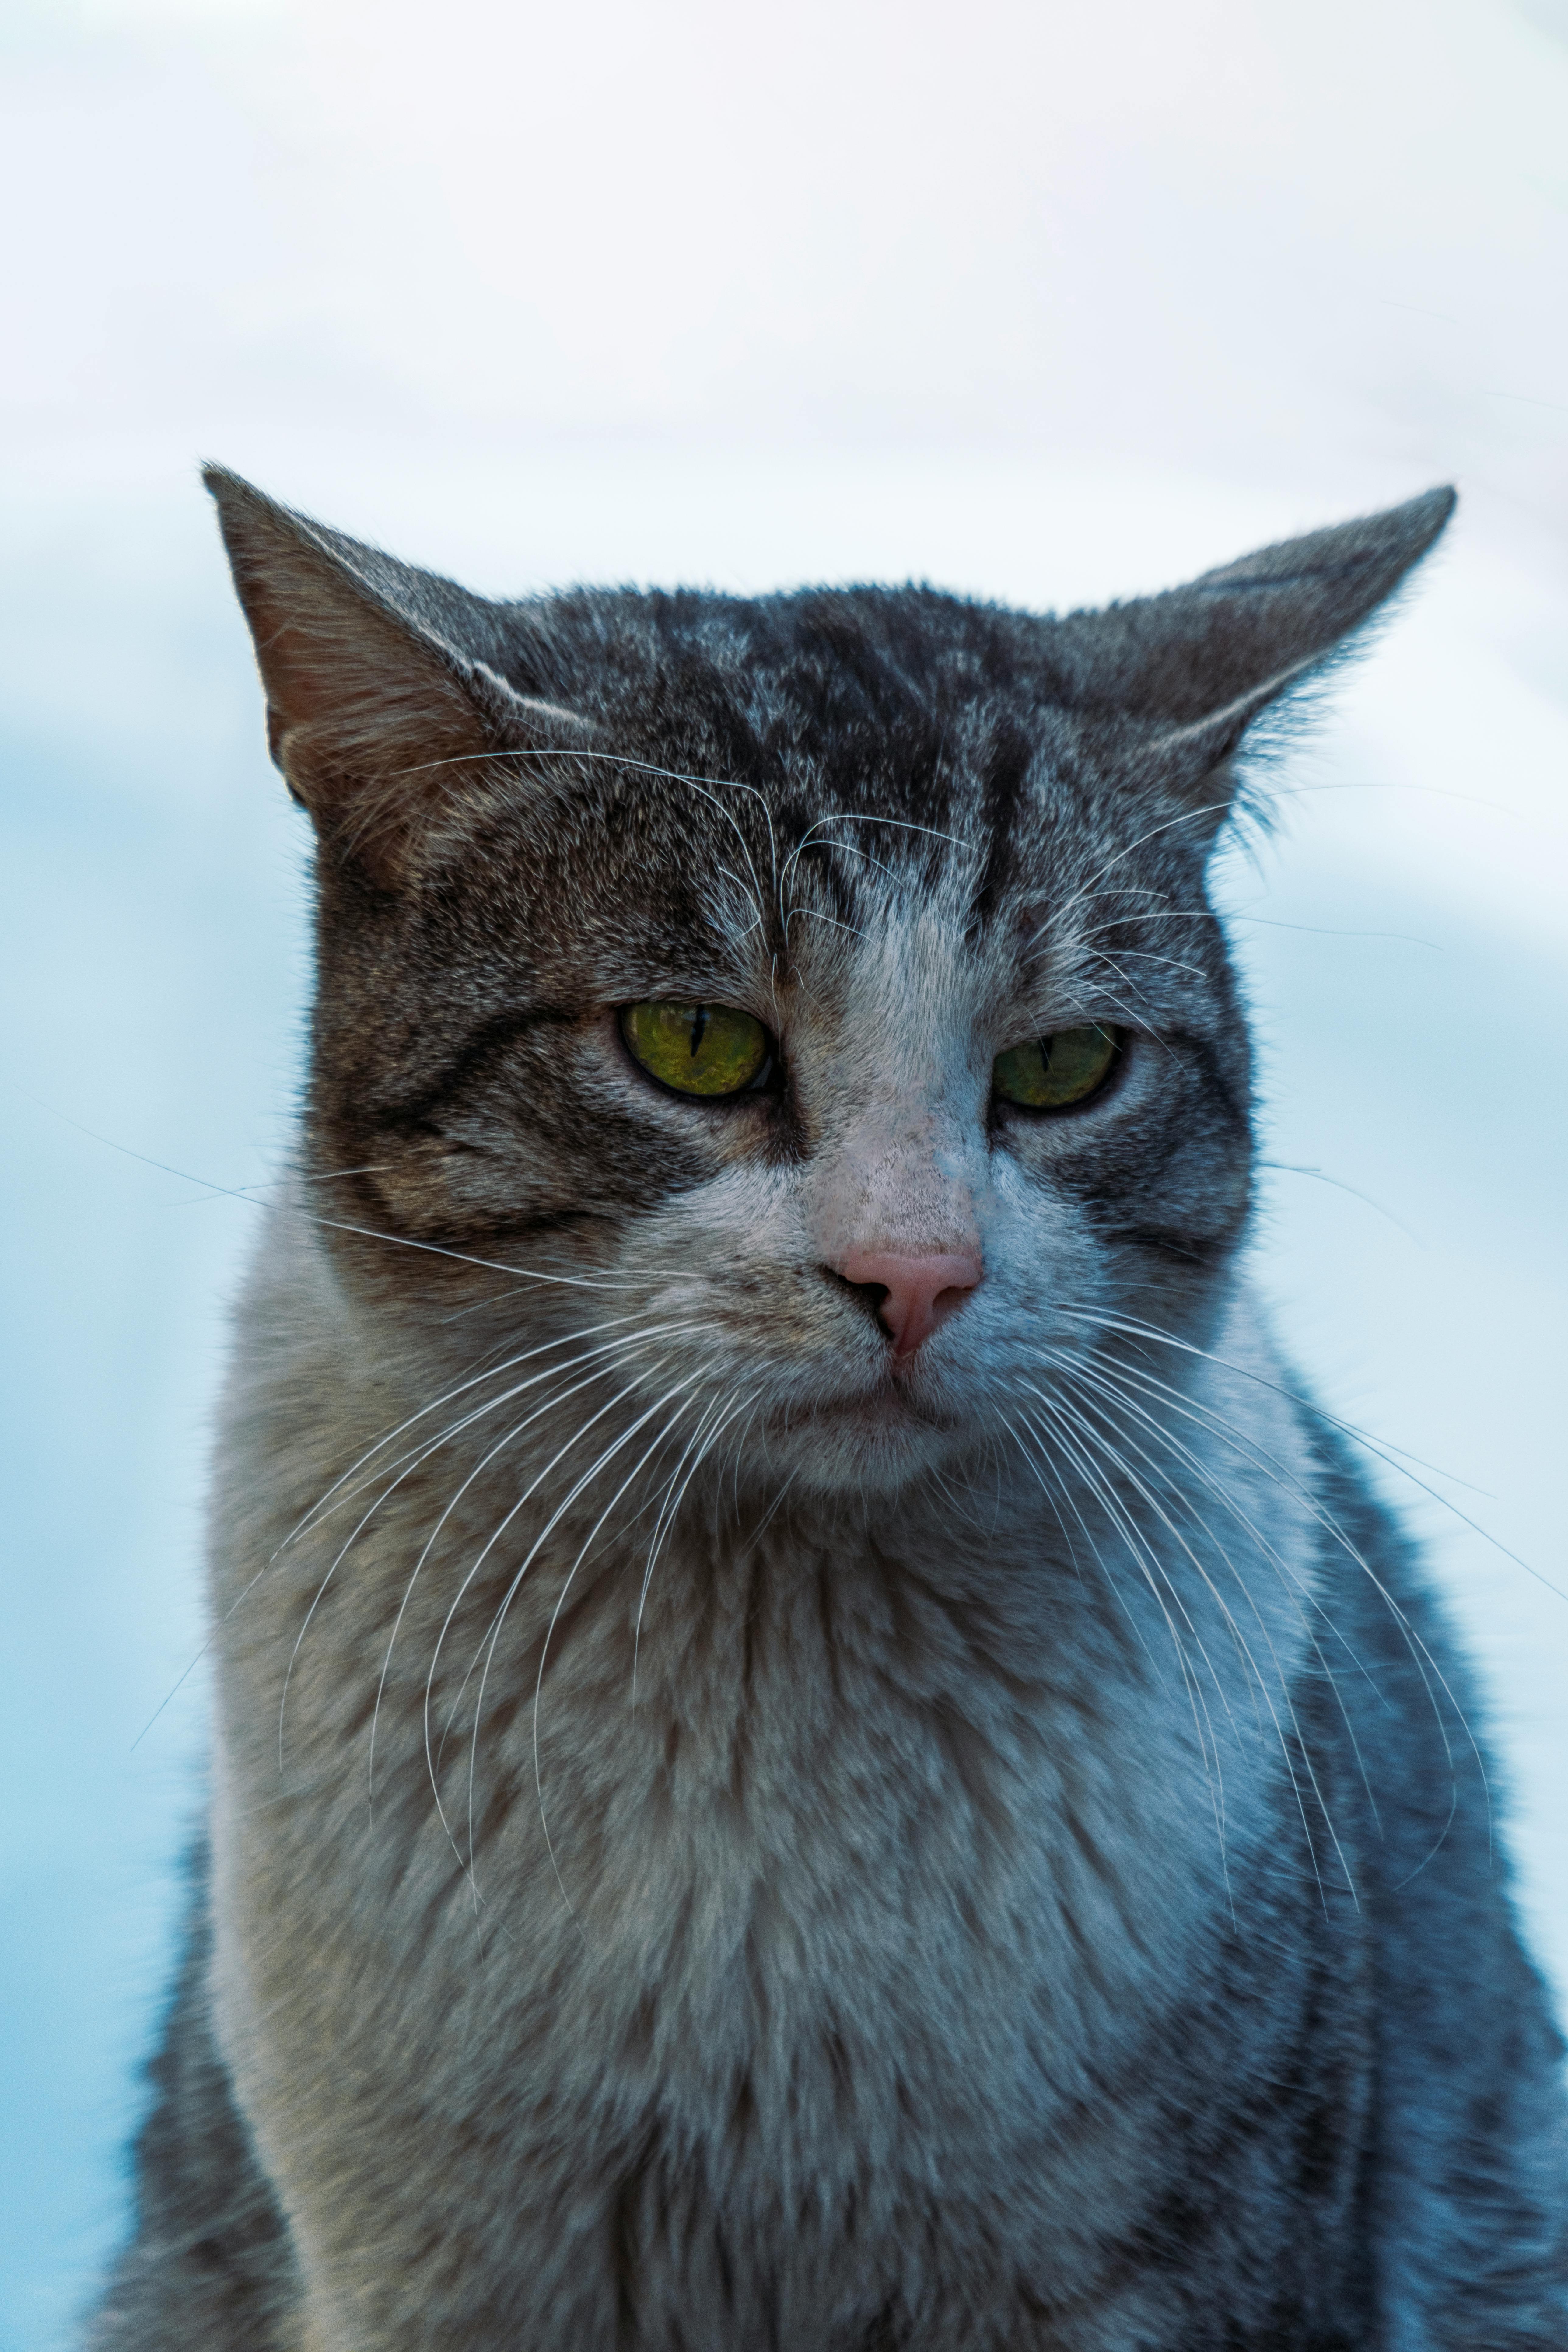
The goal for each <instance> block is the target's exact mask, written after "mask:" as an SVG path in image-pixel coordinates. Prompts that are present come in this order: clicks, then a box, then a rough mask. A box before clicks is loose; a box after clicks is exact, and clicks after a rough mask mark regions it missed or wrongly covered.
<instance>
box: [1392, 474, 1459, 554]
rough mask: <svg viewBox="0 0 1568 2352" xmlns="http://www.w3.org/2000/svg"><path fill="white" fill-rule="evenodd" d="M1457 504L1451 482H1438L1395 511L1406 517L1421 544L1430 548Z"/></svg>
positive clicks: (1456, 496) (1457, 494) (1456, 494)
mask: <svg viewBox="0 0 1568 2352" xmlns="http://www.w3.org/2000/svg"><path fill="white" fill-rule="evenodd" d="M1458 503H1459V493H1458V490H1457V489H1456V488H1454V485H1453V484H1452V482H1439V483H1437V484H1436V485H1435V487H1434V488H1431V489H1429V490H1423V491H1422V492H1421V495H1420V496H1419V498H1414V499H1410V500H1409V502H1408V503H1407V504H1406V505H1405V507H1404V508H1403V509H1395V511H1396V512H1403V513H1404V514H1405V515H1406V516H1407V517H1408V518H1409V520H1410V523H1411V525H1412V528H1413V530H1415V532H1416V533H1418V534H1419V536H1420V538H1421V540H1422V542H1423V544H1424V545H1426V546H1430V545H1431V543H1432V541H1433V540H1435V539H1436V536H1437V534H1438V532H1439V531H1440V530H1442V529H1443V527H1444V525H1445V524H1446V523H1447V520H1448V518H1449V516H1450V515H1451V514H1452V513H1453V511H1454V509H1455V508H1456V507H1457V506H1458Z"/></svg>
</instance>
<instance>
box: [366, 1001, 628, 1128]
mask: <svg viewBox="0 0 1568 2352" xmlns="http://www.w3.org/2000/svg"><path fill="white" fill-rule="evenodd" d="M581 1018H582V1015H581V1013H580V1012H579V1011H578V1009H577V1008H575V1007H567V1006H564V1005H557V1004H541V1005H535V1006H534V1007H533V1008H532V1009H531V1011H529V1012H527V1013H497V1014H496V1015H494V1017H493V1018H492V1019H490V1020H489V1021H484V1022H481V1023H480V1024H479V1027H478V1028H477V1029H474V1030H471V1031H470V1032H469V1034H468V1036H467V1037H466V1038H465V1039H464V1040H463V1043H462V1044H461V1045H458V1047H456V1048H455V1050H454V1051H453V1053H452V1055H450V1057H449V1059H448V1060H447V1061H446V1062H445V1063H443V1064H442V1066H441V1068H440V1069H439V1070H438V1071H437V1074H436V1076H434V1077H433V1078H430V1079H428V1080H427V1081H426V1084H425V1085H424V1086H423V1087H420V1089H419V1091H418V1092H417V1093H416V1094H413V1095H407V1096H405V1097H403V1098H402V1099H401V1100H397V1099H393V1100H391V1101H386V1100H383V1101H382V1102H379V1103H377V1104H376V1105H375V1107H374V1109H373V1111H372V1112H371V1118H372V1121H373V1122H374V1125H375V1126H376V1127H378V1128H381V1129H384V1130H385V1131H386V1132H388V1133H391V1134H416V1133H417V1132H418V1131H419V1130H420V1129H423V1128H425V1127H426V1126H427V1125H428V1122H429V1121H430V1119H431V1118H433V1117H434V1115H435V1113H436V1112H437V1111H438V1110H440V1109H441V1108H442V1107H443V1106H444V1105H445V1104H447V1103H448V1102H449V1101H450V1100H451V1098H452V1097H453V1096H454V1095H456V1094H458V1092H459V1091H460V1090H461V1089H462V1088H463V1087H467V1086H468V1085H470V1084H471V1083H472V1081H473V1080H474V1079H475V1078H477V1077H479V1076H483V1075H484V1073H485V1072H486V1070H487V1069H488V1067H489V1064H490V1063H492V1062H493V1061H495V1060H496V1059H497V1058H498V1056H500V1055H501V1054H503V1053H505V1051H506V1050H507V1048H508V1047H509V1046H510V1045H515V1044H516V1042H517V1040H518V1039H519V1038H520V1037H523V1036H526V1035H527V1034H528V1033H529V1032H530V1030H532V1029H538V1028H543V1027H554V1028H570V1027H572V1026H573V1025H574V1024H575V1023H576V1022H577V1021H579V1020H580V1019H581Z"/></svg>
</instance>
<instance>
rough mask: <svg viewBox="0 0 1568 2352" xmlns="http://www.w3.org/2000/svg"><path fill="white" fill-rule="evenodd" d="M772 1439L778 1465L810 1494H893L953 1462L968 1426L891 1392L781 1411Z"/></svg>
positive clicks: (773, 1422)
mask: <svg viewBox="0 0 1568 2352" xmlns="http://www.w3.org/2000/svg"><path fill="white" fill-rule="evenodd" d="M767 1440H768V1452H769V1454H770V1455H771V1457H772V1459H773V1464H774V1465H776V1466H778V1467H782V1468H784V1469H785V1470H786V1471H787V1472H788V1473H789V1475H790V1476H791V1477H792V1478H793V1479H794V1480H795V1481H796V1482H797V1483H798V1484H799V1486H802V1487H804V1488H805V1489H807V1490H808V1491H815V1492H816V1493H819V1494H847V1493H858V1494H893V1493H896V1492H897V1491H898V1490H899V1489H900V1487H902V1486H908V1485H909V1484H910V1481H911V1480H912V1479H915V1478H919V1477H920V1476H921V1475H923V1474H924V1473H926V1472H928V1471H931V1470H932V1469H935V1468H937V1467H939V1466H940V1465H942V1463H944V1462H946V1461H947V1460H949V1459H950V1457H951V1456H952V1454H953V1453H954V1451H955V1450H959V1449H961V1448H962V1447H963V1440H964V1429H963V1425H961V1423H958V1422H957V1421H955V1420H953V1419H952V1418H951V1417H950V1416H948V1415H946V1414H942V1413H938V1412H932V1411H929V1410H921V1409H920V1408H919V1407H917V1406H916V1405H915V1404H914V1403H913V1402H911V1401H910V1398H909V1397H908V1395H907V1394H905V1393H904V1392H902V1391H901V1390H899V1389H894V1388H891V1387H889V1388H886V1389H879V1390H878V1391H875V1392H874V1393H872V1394H871V1395H868V1396H867V1395H861V1396H848V1397H842V1398H825V1399H823V1400H822V1401H821V1402H817V1403H815V1404H812V1405H809V1406H806V1407H805V1409H804V1410H803V1409H801V1408H799V1407H797V1408H795V1410H793V1411H790V1412H784V1411H780V1412H778V1413H776V1414H775V1415H773V1417H772V1418H771V1419H770V1421H769V1423H768V1426H767Z"/></svg>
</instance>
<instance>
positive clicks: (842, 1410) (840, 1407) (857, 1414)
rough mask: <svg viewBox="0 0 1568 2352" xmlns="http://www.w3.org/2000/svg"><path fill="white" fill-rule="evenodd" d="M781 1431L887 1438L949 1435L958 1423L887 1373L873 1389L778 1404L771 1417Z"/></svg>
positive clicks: (955, 1419)
mask: <svg viewBox="0 0 1568 2352" xmlns="http://www.w3.org/2000/svg"><path fill="white" fill-rule="evenodd" d="M773 1420H774V1422H775V1423H776V1426H777V1428H778V1431H779V1433H781V1434H783V1433H785V1432H786V1431H788V1430H795V1431H796V1432H798V1431H800V1430H803V1429H813V1428H815V1429H819V1430H822V1431H824V1432H826V1431H831V1432H832V1433H833V1434H834V1435H835V1436H837V1437H853V1436H856V1435H864V1436H865V1437H867V1438H868V1439H872V1440H876V1439H886V1438H888V1437H889V1436H894V1435H898V1434H900V1433H906V1432H907V1433H911V1434H912V1433H915V1432H917V1431H918V1432H920V1433H922V1434H924V1435H927V1436H931V1435H951V1434H952V1432H953V1431H955V1430H957V1429H958V1428H959V1426H960V1421H959V1418H958V1416H957V1415H956V1414H953V1413H951V1412H942V1411H940V1410H939V1409H938V1408H937V1407H936V1406H934V1405H933V1404H932V1403H931V1402H930V1401H929V1400H922V1399H921V1397H920V1396H919V1395H918V1394H916V1393H915V1392H914V1391H913V1390H912V1389H911V1388H910V1384H909V1383H908V1382H907V1381H903V1380H901V1379H899V1378H898V1377H896V1376H894V1375H889V1377H888V1378H887V1379H886V1380H884V1381H880V1382H879V1385H878V1386H877V1387H875V1388H873V1389H858V1390H854V1391H848V1392H845V1393H841V1394H838V1395H836V1396H825V1397H818V1398H816V1399H814V1400H813V1401H812V1402H810V1403H809V1404H805V1405H795V1406H791V1407H788V1408H784V1407H780V1408H779V1409H778V1411H777V1412H776V1413H775V1414H774V1415H773Z"/></svg>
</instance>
